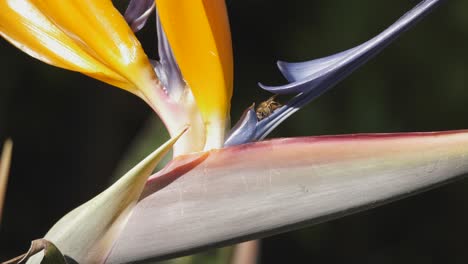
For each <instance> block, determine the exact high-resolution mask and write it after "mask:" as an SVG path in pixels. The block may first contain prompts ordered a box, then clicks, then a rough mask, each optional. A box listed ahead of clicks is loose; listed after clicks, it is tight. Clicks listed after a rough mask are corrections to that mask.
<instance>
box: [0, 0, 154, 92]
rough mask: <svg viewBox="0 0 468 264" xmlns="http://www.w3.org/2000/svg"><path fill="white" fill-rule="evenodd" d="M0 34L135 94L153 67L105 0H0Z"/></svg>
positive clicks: (54, 62) (36, 53)
mask: <svg viewBox="0 0 468 264" xmlns="http://www.w3.org/2000/svg"><path fill="white" fill-rule="evenodd" d="M0 9H1V10H2V11H1V12H0V34H1V35H2V36H3V37H4V38H6V39H7V40H8V41H10V42H11V43H12V44H14V45H15V46H17V47H18V48H20V49H21V50H23V51H25V52H26V53H28V54H29V55H31V56H33V57H35V58H37V59H39V60H42V61H44V62H47V63H49V64H52V65H55V66H58V67H62V68H65V69H69V70H74V71H79V72H82V73H84V74H86V75H89V76H91V77H94V78H96V79H99V80H102V81H105V82H107V83H110V84H112V85H115V86H118V87H121V88H124V89H127V90H129V91H131V92H133V93H137V94H140V95H141V93H149V92H148V91H145V90H148V89H150V88H149V87H148V86H149V83H152V82H153V81H154V79H155V78H156V76H155V74H154V71H153V69H152V67H151V65H150V63H149V61H148V59H147V57H146V55H145V53H144V51H143V50H142V48H141V45H140V43H139V42H138V40H137V39H136V37H135V36H134V35H133V32H132V31H131V29H130V27H129V26H128V25H127V23H126V22H125V20H124V19H123V17H122V16H121V15H120V13H119V12H118V11H117V10H116V9H115V8H114V6H113V5H112V2H111V1H109V0H82V1H70V0H63V1H51V0H1V1H0Z"/></svg>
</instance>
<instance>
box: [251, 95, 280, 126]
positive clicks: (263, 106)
mask: <svg viewBox="0 0 468 264" xmlns="http://www.w3.org/2000/svg"><path fill="white" fill-rule="evenodd" d="M276 96H277V94H275V95H273V96H272V97H270V98H268V100H266V101H264V102H261V103H260V104H259V105H258V107H257V109H256V110H255V111H256V113H257V119H258V121H261V120H263V119H265V118H267V117H269V116H270V115H271V114H272V113H273V111H275V110H276V109H278V108H280V107H281V106H282V105H281V104H280V103H279V102H276V101H275V98H276Z"/></svg>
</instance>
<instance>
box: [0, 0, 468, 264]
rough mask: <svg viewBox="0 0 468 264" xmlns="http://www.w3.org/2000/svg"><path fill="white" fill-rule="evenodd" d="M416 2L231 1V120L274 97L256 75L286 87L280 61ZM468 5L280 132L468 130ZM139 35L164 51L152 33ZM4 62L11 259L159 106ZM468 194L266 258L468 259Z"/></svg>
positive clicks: (336, 227)
mask: <svg viewBox="0 0 468 264" xmlns="http://www.w3.org/2000/svg"><path fill="white" fill-rule="evenodd" d="M122 2H125V1H122ZM417 2H418V1H412V0H397V1H375V0H374V1H372V0H358V1H349V0H333V1H330V0H314V1H304V0H288V1H283V0H281V1H280V0H248V1H240V0H228V8H229V12H230V18H231V24H232V33H233V42H234V53H235V73H236V74H235V76H236V78H235V92H234V98H233V101H232V104H233V109H232V119H233V120H237V118H238V117H239V115H240V113H241V112H242V111H243V109H245V108H246V107H247V106H249V105H250V104H251V103H252V102H254V101H256V102H259V101H263V100H265V99H266V98H268V97H269V94H268V93H266V92H263V91H261V90H260V89H259V88H258V87H257V85H256V83H257V82H258V81H262V82H264V83H268V84H281V83H284V82H285V81H284V80H283V79H282V77H281V75H280V74H279V72H278V71H277V69H276V68H275V61H276V60H277V59H281V60H287V61H298V60H299V61H300V60H308V59H313V58H317V57H321V56H325V55H330V54H332V53H335V52H338V51H342V50H344V49H348V48H350V47H353V46H355V45H357V44H360V43H361V42H363V41H365V40H367V39H369V38H371V37H372V36H374V35H375V34H377V33H378V32H380V31H381V30H383V29H384V28H385V27H386V26H388V25H390V24H391V23H392V22H393V21H394V20H396V19H397V18H398V17H399V16H401V15H402V14H403V13H404V12H405V11H406V10H408V9H410V8H411V7H412V6H413V5H415V4H416V3H417ZM467 10H468V2H467V1H464V0H451V1H446V3H445V4H444V5H443V6H441V7H440V8H439V9H437V10H436V12H434V13H433V14H431V15H430V16H429V17H427V18H426V19H424V20H423V21H422V22H421V23H420V24H418V25H417V26H416V27H415V28H413V29H412V30H410V31H409V32H407V33H405V34H404V35H403V37H402V38H401V39H399V40H398V41H396V42H395V43H394V44H392V45H391V46H390V47H389V48H388V49H386V50H385V51H384V52H383V53H382V54H381V55H379V56H378V57H377V58H375V59H373V60H372V61H370V62H369V63H367V64H366V65H365V66H364V67H362V68H361V69H360V70H358V71H357V72H356V73H354V74H353V75H352V76H351V77H349V78H348V79H346V80H345V81H343V82H342V83H340V84H339V85H338V86H337V87H336V88H335V89H333V90H332V91H330V92H328V93H327V94H325V95H323V96H322V97H321V98H319V99H318V100H316V101H314V102H313V103H312V104H310V105H309V106H308V107H306V108H305V109H304V110H302V111H300V112H299V113H297V114H295V115H294V116H293V117H291V118H290V119H289V120H288V121H286V122H285V123H284V124H283V125H282V126H281V127H280V129H278V130H276V131H275V133H274V134H273V135H272V136H275V137H278V136H281V137H283V136H284V137H289V136H305V135H323V134H345V133H361V132H406V131H434V130H451V129H464V128H468V107H467V103H466V102H467V101H468V87H467V84H468V74H467V73H468V51H467V49H468V15H467V14H468V11H467ZM0 12H1V11H0ZM152 22H154V21H151V22H150V23H152ZM138 36H139V37H141V39H142V43H143V45H144V47H145V49H146V50H147V53H148V54H149V55H150V56H151V57H155V56H156V54H155V47H154V45H155V39H154V30H153V28H151V27H147V28H145V29H144V30H143V32H141V33H139V34H138ZM0 58H1V60H0V80H1V82H0V141H1V142H3V141H4V140H5V139H6V138H7V137H12V138H13V139H14V143H15V147H14V155H13V164H12V171H11V178H10V182H9V186H8V192H7V196H6V205H5V211H4V219H3V221H2V226H1V227H0V260H5V259H6V258H8V257H13V256H15V255H18V254H20V253H21V252H22V251H24V250H25V249H27V247H28V245H29V241H30V240H31V239H35V238H38V237H41V236H43V235H44V234H45V232H46V231H47V230H48V228H50V227H51V226H52V224H53V223H54V222H55V221H57V220H58V219H59V218H60V217H61V216H62V215H64V214H65V213H66V212H68V211H69V210H71V209H72V208H74V207H76V206H78V205H79V204H81V203H83V202H85V201H87V200H88V199H90V198H91V197H93V196H94V195H95V194H97V193H98V192H100V191H101V190H103V189H104V188H105V187H106V186H108V184H109V183H110V178H111V177H112V175H113V174H114V172H115V170H116V168H117V166H118V164H119V161H121V160H122V159H123V157H124V155H125V153H126V150H127V149H128V148H129V147H130V146H131V143H132V140H133V139H134V138H135V136H136V135H137V133H138V131H139V130H140V129H141V128H142V127H143V126H144V124H145V122H146V120H147V119H148V118H149V117H150V116H151V115H152V113H151V111H150V109H149V107H147V106H146V105H145V104H144V103H143V102H142V101H141V100H139V99H138V98H137V97H135V96H132V95H130V94H129V93H126V92H124V91H121V90H119V89H115V88H111V87H109V86H107V85H106V84H103V83H100V82H98V81H95V80H92V79H90V78H88V77H85V76H82V75H80V74H77V73H73V72H68V71H65V70H62V69H58V68H54V67H51V66H48V65H46V64H44V63H42V62H39V61H37V60H35V59H33V58H30V57H28V56H27V55H25V54H24V53H22V52H20V51H19V50H17V49H16V48H14V47H13V46H11V45H10V44H9V43H7V42H6V41H4V40H3V39H2V40H0ZM246 98H249V100H246ZM160 132H161V135H165V134H164V132H163V131H160ZM155 136H158V135H155ZM161 137H163V136H161ZM467 190H468V180H461V181H458V182H455V183H451V184H449V185H447V186H445V187H442V188H438V189H436V190H432V191H429V192H426V193H424V194H420V195H417V196H414V197H411V198H407V199H405V200H402V201H398V202H394V203H392V204H389V205H386V206H382V207H380V208H377V209H373V210H370V211H366V212H363V213H359V214H355V215H352V216H347V217H344V218H341V219H338V220H334V221H331V222H328V223H324V224H320V225H316V226H313V227H309V228H306V229H302V230H299V231H295V232H290V233H287V234H282V235H278V236H274V237H270V238H267V239H265V240H263V242H262V251H261V255H262V263H300V262H314V263H468V250H467V246H468V192H467Z"/></svg>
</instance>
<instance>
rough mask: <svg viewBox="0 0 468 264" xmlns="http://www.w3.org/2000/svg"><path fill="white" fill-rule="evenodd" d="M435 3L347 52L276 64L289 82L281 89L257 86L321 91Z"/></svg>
mask: <svg viewBox="0 0 468 264" xmlns="http://www.w3.org/2000/svg"><path fill="white" fill-rule="evenodd" d="M439 2H441V1H440V0H426V1H422V2H421V3H419V4H418V5H417V6H416V7H414V8H413V9H412V10H411V11H409V12H408V13H406V14H405V15H404V16H403V17H401V18H400V19H399V20H398V21H397V22H395V23H394V24H393V25H391V26H390V27H389V28H387V29H386V30H384V31H383V32H382V33H380V34H379V35H377V36H376V37H374V38H372V39H371V40H369V41H367V42H365V43H363V44H361V45H359V46H357V47H355V48H352V49H349V50H347V51H343V52H340V53H337V54H335V55H331V56H328V57H325V58H321V59H316V60H312V61H308V62H301V63H286V62H278V67H279V68H280V70H281V72H282V73H283V75H284V76H285V77H286V79H288V80H289V81H291V83H289V84H286V85H282V86H267V85H263V84H260V87H261V88H263V89H265V90H267V91H269V92H272V93H276V94H297V93H301V92H308V91H310V90H313V89H321V90H323V91H325V90H326V89H328V88H330V87H331V86H332V85H334V84H336V83H337V82H339V81H341V80H342V79H344V78H345V77H347V76H348V75H349V74H351V73H352V72H353V71H354V70H356V69H358V68H359V67H360V66H362V65H363V64H364V63H366V62H367V61H368V60H369V59H371V58H372V57H374V56H375V55H377V54H378V53H380V52H381V51H382V50H383V49H384V48H385V47H386V46H388V45H389V44H390V43H391V42H392V41H393V40H395V39H396V38H398V37H399V36H400V35H401V34H402V33H403V32H405V31H406V30H408V29H409V28H410V27H411V26H412V25H414V24H415V23H416V22H418V21H419V20H420V19H421V18H423V17H424V16H425V15H427V14H428V13H429V12H430V11H431V10H432V9H433V8H434V7H435V6H436V5H437V4H438V3H439ZM324 86H326V87H324ZM319 94H321V93H319Z"/></svg>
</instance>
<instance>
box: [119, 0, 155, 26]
mask: <svg viewBox="0 0 468 264" xmlns="http://www.w3.org/2000/svg"><path fill="white" fill-rule="evenodd" d="M154 6H155V2H154V0H131V1H130V3H129V4H128V7H127V10H125V14H124V17H125V20H126V21H127V23H128V24H129V25H130V27H131V28H132V30H133V31H134V32H137V31H139V30H140V29H142V28H143V27H144V26H145V24H146V21H147V20H148V18H149V16H150V15H151V13H152V12H153V10H154Z"/></svg>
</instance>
